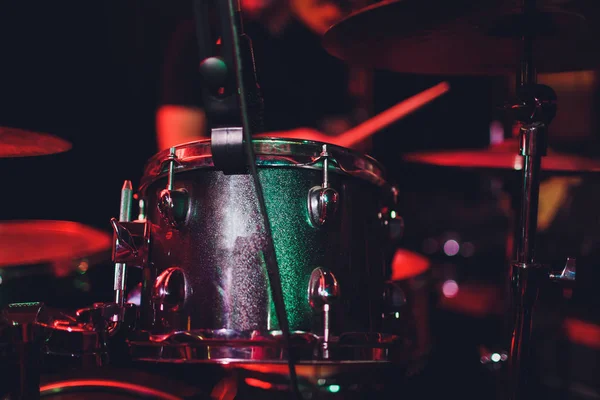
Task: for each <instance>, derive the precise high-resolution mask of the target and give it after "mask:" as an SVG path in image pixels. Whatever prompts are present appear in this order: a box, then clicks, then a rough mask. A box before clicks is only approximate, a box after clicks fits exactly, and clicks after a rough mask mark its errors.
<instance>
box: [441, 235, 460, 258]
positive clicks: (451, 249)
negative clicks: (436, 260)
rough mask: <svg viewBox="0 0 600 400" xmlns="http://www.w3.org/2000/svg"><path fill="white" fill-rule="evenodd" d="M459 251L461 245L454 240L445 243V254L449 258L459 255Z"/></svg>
mask: <svg viewBox="0 0 600 400" xmlns="http://www.w3.org/2000/svg"><path fill="white" fill-rule="evenodd" d="M459 250H460V245H459V244H458V242H457V241H456V240H454V239H450V240H447V241H446V243H444V253H445V254H446V255H447V256H455V255H457V254H458V252H459Z"/></svg>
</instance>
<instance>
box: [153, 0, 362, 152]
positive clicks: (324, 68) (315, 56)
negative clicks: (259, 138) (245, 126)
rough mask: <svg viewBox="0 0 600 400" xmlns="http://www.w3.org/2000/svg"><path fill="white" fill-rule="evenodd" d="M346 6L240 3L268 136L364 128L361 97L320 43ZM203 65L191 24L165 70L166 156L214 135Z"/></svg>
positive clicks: (159, 122) (298, 1)
mask: <svg viewBox="0 0 600 400" xmlns="http://www.w3.org/2000/svg"><path fill="white" fill-rule="evenodd" d="M341 5H343V4H342V2H339V1H338V2H336V3H333V2H328V1H322V0H241V6H242V14H243V18H244V31H245V33H246V34H247V35H248V36H249V37H250V38H251V40H252V46H253V50H254V56H255V63H256V72H257V78H258V83H259V85H260V87H261V91H262V95H263V98H264V108H265V112H264V128H265V132H282V131H286V133H288V134H289V133H290V131H293V132H294V133H298V135H299V136H300V137H302V138H306V139H313V140H314V139H315V138H317V140H318V138H323V137H327V136H323V135H336V134H339V133H341V132H343V131H345V130H347V129H349V128H350V127H352V126H353V125H355V124H356V123H358V122H360V121H359V120H357V118H356V116H355V115H356V114H357V113H356V112H355V110H356V103H357V102H356V98H355V97H353V96H352V95H350V93H349V71H348V69H347V67H346V66H345V65H344V64H343V63H342V62H341V61H339V60H337V59H335V58H334V57H332V56H330V55H329V54H327V53H326V51H325V50H324V49H323V48H322V46H321V42H320V40H321V35H322V34H323V33H324V32H325V30H326V29H327V28H328V27H329V26H330V25H331V24H333V23H334V22H335V21H337V20H339V19H340V18H341V17H343V15H344V14H345V13H346V12H347V11H348V7H346V8H343V7H341ZM354 5H356V4H354ZM199 62H200V60H199V55H198V51H197V39H196V35H195V25H194V21H193V20H187V21H184V22H183V23H181V24H180V25H179V27H178V29H177V30H176V32H175V34H174V35H173V37H172V39H171V42H170V45H169V47H168V51H167V54H166V56H165V61H164V64H163V86H162V98H161V103H160V104H161V105H160V107H159V108H158V110H157V114H156V130H157V143H158V147H159V150H162V149H165V148H169V147H171V146H174V145H176V144H179V143H185V142H189V141H193V140H198V139H202V138H207V137H209V135H210V133H209V132H208V129H207V121H206V115H205V113H204V111H203V107H202V96H201V90H200V76H199V72H198V67H197V66H198V64H199ZM274 136H277V135H274Z"/></svg>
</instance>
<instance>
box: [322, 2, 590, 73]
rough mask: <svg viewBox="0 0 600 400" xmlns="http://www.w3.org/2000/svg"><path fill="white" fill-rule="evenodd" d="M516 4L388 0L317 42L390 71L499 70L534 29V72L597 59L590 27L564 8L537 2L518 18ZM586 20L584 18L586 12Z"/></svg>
mask: <svg viewBox="0 0 600 400" xmlns="http://www.w3.org/2000/svg"><path fill="white" fill-rule="evenodd" d="M515 3H516V2H515V1H514V0H513V1H501V0H489V1H473V0H470V1H468V0H455V1H445V0H435V1H432V0H392V1H383V2H380V3H377V4H375V5H372V6H370V7H367V8H365V9H363V10H360V11H358V12H355V13H353V14H351V15H349V16H348V17H346V18H345V19H343V20H341V21H340V22H338V23H337V24H335V25H333V26H332V27H331V28H330V29H329V30H328V31H327V32H326V33H325V36H324V38H323V45H324V46H325V48H326V49H327V50H328V51H329V52H330V53H331V54H333V55H334V56H336V57H339V58H341V59H343V60H346V61H347V62H349V63H352V64H357V65H362V66H366V67H374V68H382V69H388V70H392V71H396V72H404V73H415V74H437V75H506V74H512V73H515V71H517V68H518V65H519V63H520V60H521V59H522V56H523V51H522V48H523V45H522V40H521V38H522V36H523V35H524V33H525V32H526V31H527V30H531V31H532V32H534V34H535V38H534V41H533V59H534V65H535V66H536V69H537V72H562V71H575V70H586V69H592V68H594V67H596V66H597V65H599V64H600V62H599V60H600V56H599V54H600V52H599V51H598V50H600V45H599V44H598V43H597V40H596V37H597V35H596V32H595V31H594V28H595V24H593V23H591V21H588V20H587V19H586V18H585V17H584V16H583V15H582V14H581V13H577V12H574V11H572V10H567V9H566V8H564V7H561V8H558V7H555V6H554V7H548V6H545V7H540V8H538V10H537V11H536V13H535V14H533V15H532V18H527V19H526V18H525V17H524V15H523V10H522V8H521V7H518V6H515ZM586 17H587V15H586Z"/></svg>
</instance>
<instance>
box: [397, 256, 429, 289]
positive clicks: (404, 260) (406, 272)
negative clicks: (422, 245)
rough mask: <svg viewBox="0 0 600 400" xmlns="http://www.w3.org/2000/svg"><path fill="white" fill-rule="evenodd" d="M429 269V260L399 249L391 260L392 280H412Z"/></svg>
mask: <svg viewBox="0 0 600 400" xmlns="http://www.w3.org/2000/svg"><path fill="white" fill-rule="evenodd" d="M428 269H429V260H428V259H427V258H425V257H423V256H421V255H420V254H417V253H413V252H412V251H408V250H404V249H399V250H397V251H396V253H395V254H394V259H393V260H392V280H393V281H401V280H403V279H407V278H412V277H415V276H417V275H420V274H422V273H423V272H425V271H427V270H428Z"/></svg>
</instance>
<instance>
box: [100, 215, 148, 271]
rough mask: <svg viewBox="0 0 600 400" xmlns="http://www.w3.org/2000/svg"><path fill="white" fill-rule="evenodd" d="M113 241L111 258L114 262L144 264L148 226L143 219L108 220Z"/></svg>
mask: <svg viewBox="0 0 600 400" xmlns="http://www.w3.org/2000/svg"><path fill="white" fill-rule="evenodd" d="M110 224H111V225H112V228H113V231H114V234H115V241H114V246H113V254H112V259H113V262H115V263H123V264H125V263H127V264H132V265H134V266H144V265H146V261H147V248H148V244H149V243H150V226H149V225H148V223H147V222H145V221H133V222H119V221H117V220H116V219H115V218H112V219H111V220H110Z"/></svg>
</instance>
